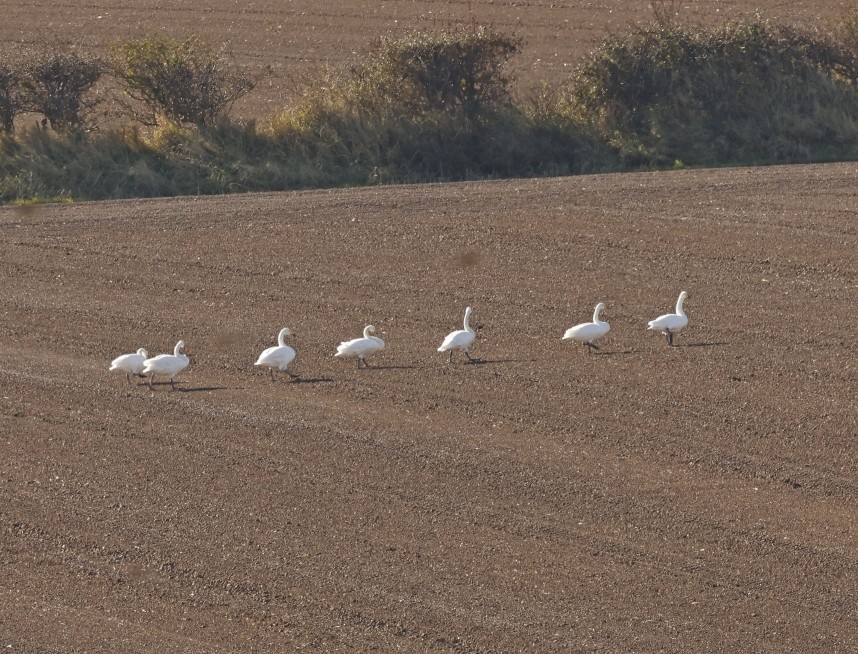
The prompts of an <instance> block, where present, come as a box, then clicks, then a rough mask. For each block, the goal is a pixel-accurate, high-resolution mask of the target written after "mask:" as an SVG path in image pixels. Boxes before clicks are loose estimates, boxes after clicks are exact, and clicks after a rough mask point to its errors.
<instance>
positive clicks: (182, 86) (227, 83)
mask: <svg viewBox="0 0 858 654" xmlns="http://www.w3.org/2000/svg"><path fill="white" fill-rule="evenodd" d="M113 71H114V75H115V76H116V79H117V80H118V81H119V83H120V85H121V86H122V87H123V89H124V90H125V92H126V93H127V95H128V96H129V97H130V98H132V99H133V100H135V101H137V104H136V105H135V107H136V108H132V112H133V113H134V115H135V117H136V118H137V119H138V120H139V121H140V122H142V123H143V124H146V125H155V124H158V123H160V122H163V121H164V120H165V119H166V120H169V121H174V122H176V123H180V124H181V123H190V124H193V125H212V124H213V123H214V122H215V121H216V120H217V119H219V118H220V117H222V116H224V115H225V114H226V113H228V111H229V109H230V107H232V105H233V103H234V102H235V101H236V100H238V99H239V98H241V97H242V96H244V95H246V94H247V93H249V92H250V91H251V90H252V89H253V87H254V86H255V81H254V80H253V79H251V78H249V77H248V76H247V75H246V74H243V73H241V72H237V71H233V70H231V66H230V62H229V59H228V57H227V56H226V55H225V54H224V53H223V52H222V51H216V50H215V49H213V48H212V47H211V46H210V45H209V44H207V43H205V42H204V41H201V40H200V39H198V38H196V37H191V38H188V39H185V40H184V41H178V40H174V39H170V38H167V37H162V36H149V37H145V38H141V39H134V40H131V41H127V42H126V43H123V44H120V45H116V46H114V48H113Z"/></svg>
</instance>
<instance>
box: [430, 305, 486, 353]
mask: <svg viewBox="0 0 858 654" xmlns="http://www.w3.org/2000/svg"><path fill="white" fill-rule="evenodd" d="M463 326H464V329H457V330H456V331H454V332H450V333H449V334H447V336H446V337H445V338H444V342H443V343H441V347H439V348H438V351H439V352H450V360H451V361H452V359H453V350H461V351H462V352H464V353H465V354H466V355H467V357H468V359H470V358H471V355H470V354H468V348H469V347H470V346H471V343H473V342H474V339H475V338H476V337H477V333H476V332H475V331H474V330H473V329H471V307H467V308H466V309H465V320H464V325H463Z"/></svg>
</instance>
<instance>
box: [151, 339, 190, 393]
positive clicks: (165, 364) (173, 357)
mask: <svg viewBox="0 0 858 654" xmlns="http://www.w3.org/2000/svg"><path fill="white" fill-rule="evenodd" d="M184 348H185V341H179V342H178V343H176V347H174V348H173V354H159V355H158V356H156V357H152V358H151V359H146V361H144V362H143V374H144V375H149V388H151V387H152V380H153V379H154V378H155V375H163V376H166V377H169V378H170V385H171V386H172V387H173V388H174V389H175V388H176V384H175V381H174V380H175V378H176V375H178V374H179V373H180V372H182V371H183V370H184V369H185V368H187V367H188V364H189V363H190V362H191V360H190V359H189V358H188V357H187V356H186V355H184V354H182V350H183V349H184Z"/></svg>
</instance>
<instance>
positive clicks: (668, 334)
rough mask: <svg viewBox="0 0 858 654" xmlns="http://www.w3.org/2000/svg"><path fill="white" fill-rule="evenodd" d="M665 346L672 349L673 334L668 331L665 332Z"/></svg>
mask: <svg viewBox="0 0 858 654" xmlns="http://www.w3.org/2000/svg"><path fill="white" fill-rule="evenodd" d="M667 344H668V345H669V346H670V347H673V332H672V331H670V330H669V329H668V330H667Z"/></svg>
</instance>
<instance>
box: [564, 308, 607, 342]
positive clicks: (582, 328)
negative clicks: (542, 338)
mask: <svg viewBox="0 0 858 654" xmlns="http://www.w3.org/2000/svg"><path fill="white" fill-rule="evenodd" d="M604 309H605V303H604V302H599V304H597V305H596V308H595V310H594V311H593V322H583V323H581V324H580V325H575V326H574V327H570V328H569V329H567V330H566V332H565V333H564V334H563V338H562V339H561V340H564V341H577V342H579V343H583V344H584V345H587V346H588V347H590V348H594V347H595V348H596V349H598V347H596V345H595V344H594V343H593V341H595V340H597V339H599V338H602V337H603V336H604V335H605V334H607V333H608V332H609V331H611V326H610V325H609V324H608V323H607V322H605V321H604V320H602V319H601V318H600V317H599V315H600V314H601V313H602V311H603V310H604Z"/></svg>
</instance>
